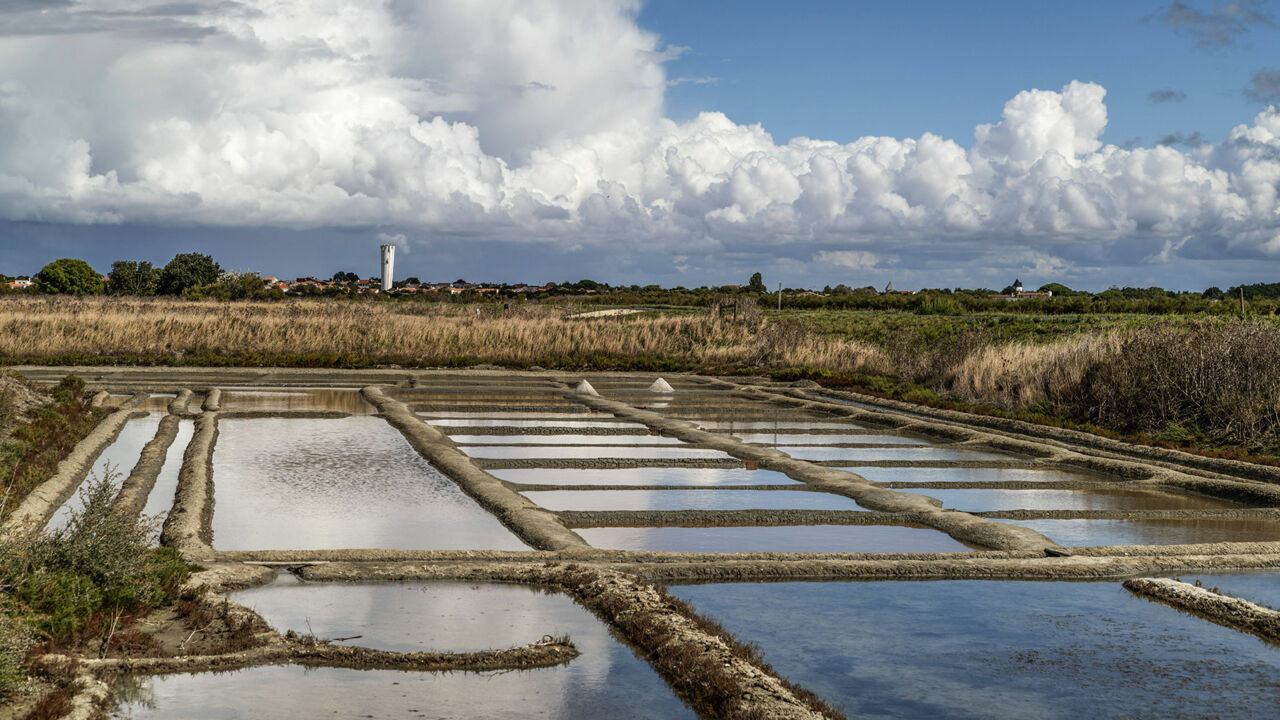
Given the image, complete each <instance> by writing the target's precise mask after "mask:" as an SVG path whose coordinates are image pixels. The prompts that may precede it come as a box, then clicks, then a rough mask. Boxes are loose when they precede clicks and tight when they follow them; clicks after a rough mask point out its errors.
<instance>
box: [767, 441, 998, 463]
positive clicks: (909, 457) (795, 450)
mask: <svg viewBox="0 0 1280 720" xmlns="http://www.w3.org/2000/svg"><path fill="white" fill-rule="evenodd" d="M778 449H779V450H781V451H782V452H785V453H786V454H788V455H790V456H791V457H793V458H795V459H796V460H815V461H832V462H847V463H854V462H874V461H879V460H891V461H906V462H954V461H968V462H986V461H990V460H1002V461H1007V460H1012V459H1014V457H1013V456H1011V455H1004V454H1000V453H991V452H982V451H980V450H964V449H958V448H947V447H935V446H930V447H901V448H898V447H891V448H847V447H828V446H825V445H812V446H794V447H784V448H778Z"/></svg>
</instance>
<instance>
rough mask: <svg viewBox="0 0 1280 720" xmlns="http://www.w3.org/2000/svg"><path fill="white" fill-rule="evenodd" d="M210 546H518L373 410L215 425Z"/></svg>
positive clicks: (263, 548)
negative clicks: (329, 416)
mask: <svg viewBox="0 0 1280 720" xmlns="http://www.w3.org/2000/svg"><path fill="white" fill-rule="evenodd" d="M213 482H214V496H215V504H214V513H213V537H214V547H216V548H217V549H219V550H249V549H260V550H295V549H304V548H313V549H336V548H396V549H419V550H456V549H467V548H474V549H490V550H526V549H528V548H527V547H526V546H525V545H524V543H522V542H520V540H519V539H518V538H517V537H516V536H515V535H513V534H511V531H509V530H507V529H506V528H505V527H503V526H502V524H501V523H499V522H498V521H497V519H496V518H494V517H493V516H492V515H490V514H489V513H488V512H486V511H485V510H483V509H482V508H481V507H480V506H479V505H477V504H476V503H475V502H474V501H473V500H471V498H469V497H467V496H466V495H465V494H463V492H462V491H461V490H460V489H459V488H458V486H457V485H455V484H454V483H453V481H451V480H450V479H449V478H447V477H445V476H444V475H443V474H441V473H440V472H439V471H438V470H436V469H435V468H434V467H432V466H431V465H430V464H429V463H427V462H426V461H425V460H423V459H422V457H421V456H419V455H418V454H417V452H415V451H414V450H413V448H412V447H410V446H409V443H408V442H407V441H406V440H405V439H404V437H403V436H401V435H400V433H399V432H397V431H396V430H395V429H394V428H392V427H391V426H390V425H388V424H387V423H386V422H385V421H383V420H382V419H380V418H376V417H350V418H345V419H341V420H311V419H305V420H304V419H278V418H267V419H252V420H223V421H221V422H219V423H218V442H217V445H216V446H215V449H214V453H213Z"/></svg>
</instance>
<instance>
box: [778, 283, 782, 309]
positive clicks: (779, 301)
mask: <svg viewBox="0 0 1280 720" xmlns="http://www.w3.org/2000/svg"><path fill="white" fill-rule="evenodd" d="M778 312H782V283H778Z"/></svg>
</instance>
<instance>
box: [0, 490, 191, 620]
mask: <svg viewBox="0 0 1280 720" xmlns="http://www.w3.org/2000/svg"><path fill="white" fill-rule="evenodd" d="M115 477H116V475H115V473H113V472H111V471H110V469H108V470H107V471H106V472H105V473H104V474H103V476H102V477H101V478H99V477H98V476H97V475H94V476H93V477H91V478H90V479H89V480H88V481H87V482H86V484H85V487H84V488H83V489H82V490H81V497H82V498H83V505H84V508H83V510H81V511H79V512H73V513H72V515H71V519H70V520H69V521H68V523H67V525H66V527H65V528H61V529H58V530H54V531H52V532H47V533H44V534H42V535H35V536H19V537H9V538H6V539H5V540H4V541H3V542H0V584H3V586H5V587H8V588H12V589H13V590H14V597H15V599H16V600H18V601H19V602H21V603H23V604H24V605H26V606H27V608H28V609H29V610H30V611H31V612H33V613H34V615H33V617H32V619H31V621H32V624H33V625H34V626H35V628H36V629H37V630H39V631H40V632H41V633H42V634H43V635H44V636H46V637H47V638H48V639H51V640H54V641H56V642H68V641H72V640H75V639H77V636H78V633H79V632H80V631H81V630H82V629H83V628H84V627H85V626H86V625H89V624H90V620H91V619H92V618H94V616H95V615H98V614H100V613H114V612H129V613H132V612H136V611H140V610H145V609H146V608H151V607H158V606H161V605H165V604H168V603H170V602H172V601H173V600H174V598H176V597H177V594H178V591H179V588H180V587H181V585H182V583H183V582H184V581H185V580H186V579H187V577H189V575H190V571H189V569H188V568H187V566H186V564H185V563H184V562H183V561H182V559H181V557H180V556H179V555H178V554H177V553H176V552H174V551H173V550H172V549H169V548H153V547H151V542H152V540H153V539H154V537H155V534H156V529H157V524H158V523H157V522H156V520H155V519H153V518H149V517H145V516H144V517H141V518H139V517H135V516H132V515H128V514H125V513H121V512H118V511H117V510H116V509H115V508H114V507H113V504H114V500H115V496H116V493H117V491H118V489H119V488H118V486H117V485H116V483H115V482H114V480H115Z"/></svg>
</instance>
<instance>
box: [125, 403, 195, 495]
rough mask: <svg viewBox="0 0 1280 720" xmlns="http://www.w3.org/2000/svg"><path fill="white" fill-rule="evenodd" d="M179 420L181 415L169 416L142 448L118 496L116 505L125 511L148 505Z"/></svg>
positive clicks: (175, 433) (162, 421)
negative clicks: (148, 498)
mask: <svg viewBox="0 0 1280 720" xmlns="http://www.w3.org/2000/svg"><path fill="white" fill-rule="evenodd" d="M178 423H179V418H178V416H177V415H167V416H165V417H164V418H163V419H162V420H161V421H160V427H159V428H157V429H156V434H155V437H154V438H152V439H151V441H150V442H148V443H147V444H146V445H145V446H144V447H143V448H142V454H141V455H140V456H139V457H138V463H137V464H136V465H134V466H133V470H131V471H130V472H129V477H127V478H125V481H124V482H123V483H121V485H120V492H119V494H117V495H116V501H115V506H116V508H117V509H118V510H120V511H121V512H124V513H127V514H129V515H137V514H139V513H141V512H142V509H143V508H144V507H146V505H147V496H148V495H150V494H151V489H152V488H153V487H155V484H156V478H157V477H158V476H159V475H160V468H161V466H163V465H164V461H165V458H166V457H167V456H168V453H169V446H170V445H172V444H173V441H174V438H176V437H177V436H178Z"/></svg>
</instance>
